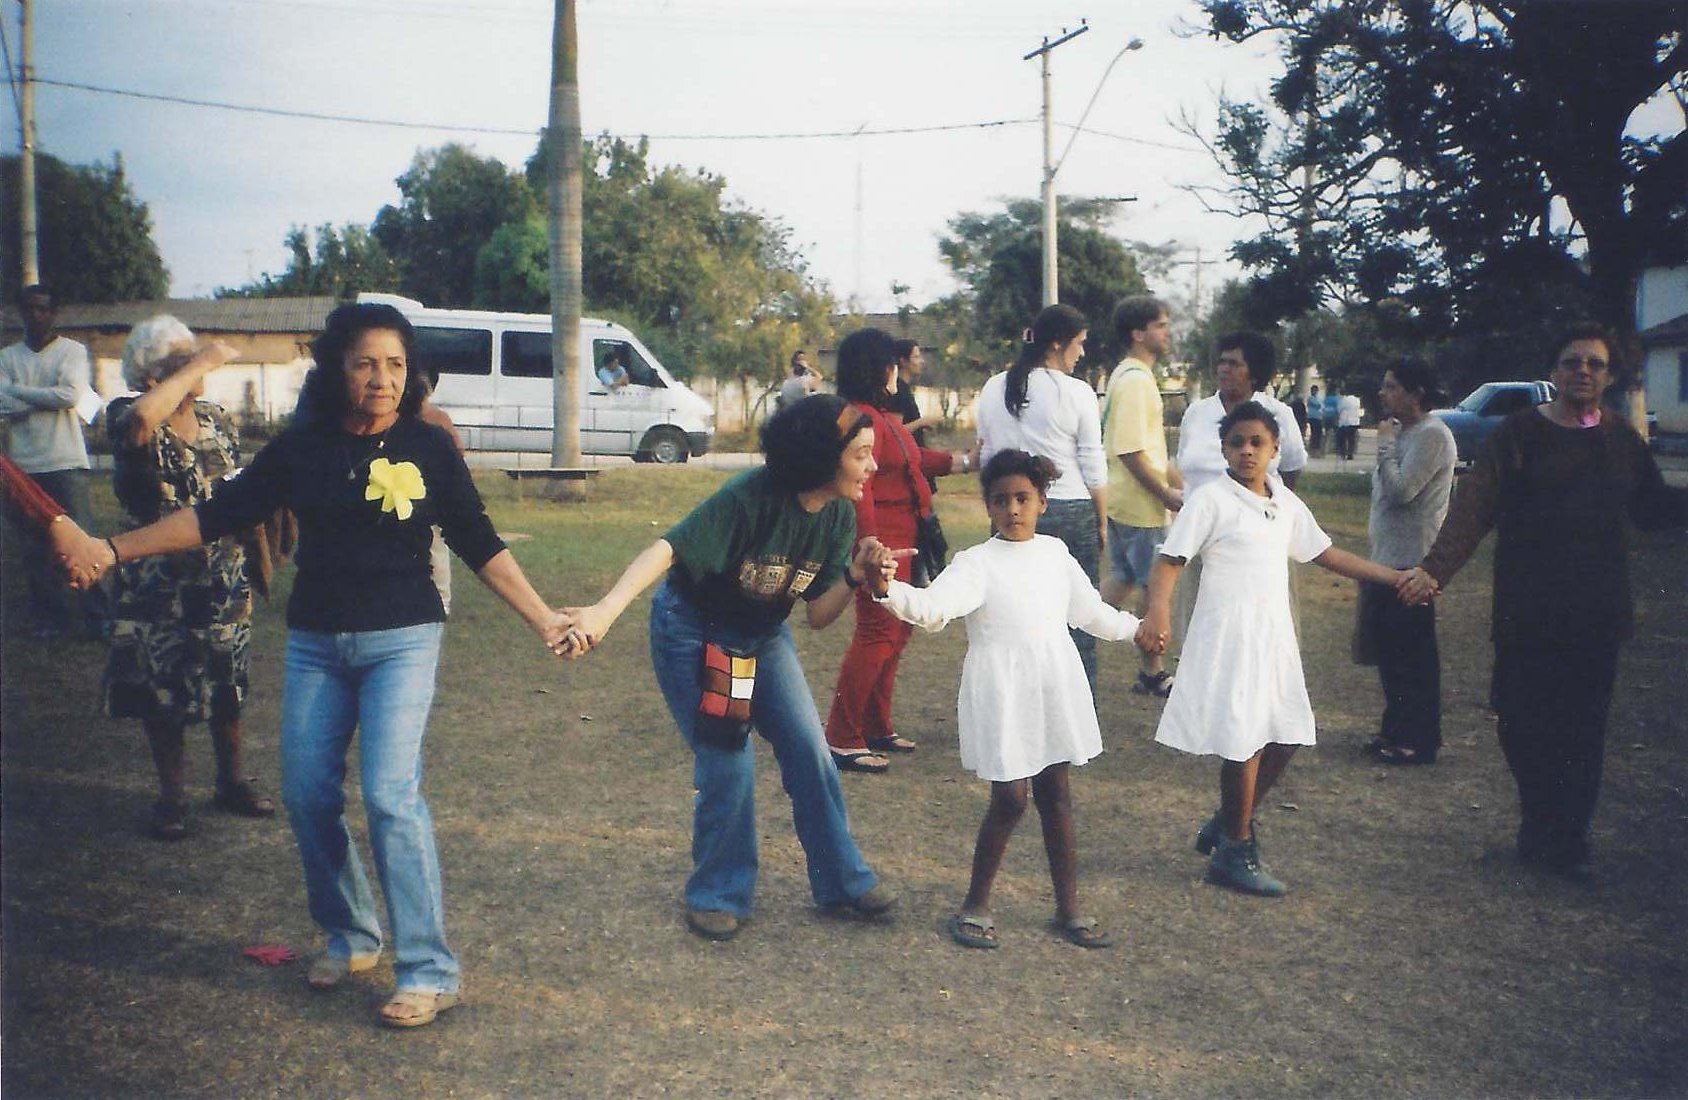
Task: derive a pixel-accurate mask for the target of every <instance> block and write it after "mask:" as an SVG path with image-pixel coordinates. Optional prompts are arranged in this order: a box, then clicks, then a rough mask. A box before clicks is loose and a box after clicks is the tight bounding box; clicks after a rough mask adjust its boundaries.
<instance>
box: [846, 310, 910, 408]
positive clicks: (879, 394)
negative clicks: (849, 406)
mask: <svg viewBox="0 0 1688 1100" xmlns="http://www.w3.org/2000/svg"><path fill="white" fill-rule="evenodd" d="M896 365H897V341H896V340H895V339H893V338H892V336H891V334H890V333H889V332H886V331H885V330H884V329H877V328H864V329H858V330H857V331H855V332H852V333H851V334H850V335H848V336H846V337H844V339H843V340H842V341H840V342H839V344H838V377H837V379H836V382H837V385H838V396H839V397H842V398H844V399H845V400H846V401H860V402H861V403H862V404H864V405H872V406H873V407H874V408H876V409H882V408H884V407H885V403H886V402H887V401H889V400H890V399H891V395H890V394H889V393H887V392H886V389H885V387H886V384H887V383H888V382H890V380H891V368H892V367H894V366H896Z"/></svg>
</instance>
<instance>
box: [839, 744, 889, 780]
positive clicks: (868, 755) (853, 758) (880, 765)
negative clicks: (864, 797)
mask: <svg viewBox="0 0 1688 1100" xmlns="http://www.w3.org/2000/svg"><path fill="white" fill-rule="evenodd" d="M832 763H833V765H834V766H836V767H837V768H838V770H839V771H841V772H867V773H868V774H870V775H883V774H884V773H885V772H888V771H890V770H891V762H890V761H889V760H887V759H885V758H884V757H883V756H880V755H879V754H878V753H876V752H868V751H867V750H866V749H859V750H857V751H856V752H834V753H833V754H832Z"/></svg>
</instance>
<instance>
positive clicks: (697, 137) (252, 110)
mask: <svg viewBox="0 0 1688 1100" xmlns="http://www.w3.org/2000/svg"><path fill="white" fill-rule="evenodd" d="M35 82H36V83H37V84H48V85H51V86H53V87H55V88H71V89H74V90H76V91H82V92H94V93H96V94H99V95H115V96H123V97H126V98H129V99H144V100H149V101H152V102H157V103H174V104H177V105H179V106H184V107H208V108H211V109H213V110H219V111H237V112H242V113H245V114H257V115H269V116H272V117H277V118H302V119H310V120H312V121H316V122H346V123H352V124H355V125H360V126H392V127H398V128H402V129H409V130H458V131H462V132H465V133H474V134H501V135H519V136H524V137H532V136H536V135H537V134H538V133H539V132H540V128H534V129H525V130H516V129H508V128H502V127H494V126H465V125H458V124H454V123H449V122H414V121H409V120H405V119H388V118H367V117H363V116H360V115H334V114H327V113H324V112H320V111H298V110H291V109H288V108H284V107H260V106H256V105H253V104H245V103H219V102H216V101H214V100H208V99H190V98H188V97H186V96H174V95H161V94H157V93H153V92H137V91H133V90H130V89H127V88H106V87H101V86H100V85H96V84H83V83H79V82H77V81H72V80H49V79H47V78H45V77H37V78H36V81H35ZM1036 121H1037V120H1036V119H1033V118H1002V119H992V120H989V121H985V122H952V123H940V124H936V125H930V126H885V127H880V128H878V129H874V128H871V127H868V128H858V129H854V130H810V131H791V132H783V133H755V134H622V135H612V136H620V137H643V138H648V139H650V140H652V141H658V140H660V141H791V140H798V139H803V138H850V137H858V136H874V135H887V134H933V133H940V132H944V131H954V130H985V129H991V128H995V127H1002V126H1020V125H1024V124H1026V123H1031V122H1036ZM1108 136H1117V135H1108ZM1123 140H1127V141H1129V140H1131V139H1130V138H1126V139H1123Z"/></svg>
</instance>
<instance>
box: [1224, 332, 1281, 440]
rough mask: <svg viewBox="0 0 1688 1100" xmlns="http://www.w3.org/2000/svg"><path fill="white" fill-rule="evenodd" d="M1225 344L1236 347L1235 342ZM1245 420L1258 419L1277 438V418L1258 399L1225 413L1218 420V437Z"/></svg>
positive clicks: (1228, 433) (1229, 431)
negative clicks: (1221, 418)
mask: <svg viewBox="0 0 1688 1100" xmlns="http://www.w3.org/2000/svg"><path fill="white" fill-rule="evenodd" d="M1227 346H1228V347H1236V345H1235V344H1229V345H1227ZM1244 354H1245V355H1246V354H1247V353H1246V352H1245V353H1244ZM1245 420H1258V421H1259V422H1260V423H1262V424H1264V425H1266V430H1267V431H1269V432H1271V433H1272V438H1273V439H1277V438H1278V436H1279V429H1278V418H1277V417H1275V416H1273V415H1272V412H1271V410H1270V409H1268V408H1267V407H1266V406H1265V405H1262V404H1261V403H1260V402H1258V401H1244V402H1242V403H1241V404H1240V405H1238V406H1237V407H1236V408H1234V409H1232V410H1231V411H1230V412H1228V413H1226V414H1225V418H1224V419H1223V420H1221V421H1220V422H1219V438H1220V439H1224V438H1225V437H1226V436H1228V435H1230V434H1231V429H1232V428H1234V427H1236V426H1237V425H1238V424H1241V423H1242V422H1243V421H1245Z"/></svg>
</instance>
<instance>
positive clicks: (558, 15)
mask: <svg viewBox="0 0 1688 1100" xmlns="http://www.w3.org/2000/svg"><path fill="white" fill-rule="evenodd" d="M574 9H575V3H574V0H556V12H555V15H554V16H553V21H552V30H551V115H550V124H549V125H548V126H547V127H546V129H545V144H546V146H547V149H546V152H547V156H546V158H545V159H546V164H547V166H548V167H549V169H550V172H549V179H548V180H547V188H546V192H547V194H546V198H547V205H548V206H549V208H550V214H551V363H552V371H553V376H552V388H551V413H552V418H553V419H552V429H551V465H552V466H579V465H580V312H581V308H582V305H583V297H584V292H583V287H582V279H581V270H580V238H581V205H582V189H583V187H584V180H583V175H582V173H583V170H584V168H583V164H582V160H583V158H584V153H583V152H582V150H581V136H580V39H579V36H578V34H577V33H576V30H575V21H574ZM559 484H560V485H568V484H571V483H567V482H564V483H559Z"/></svg>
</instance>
